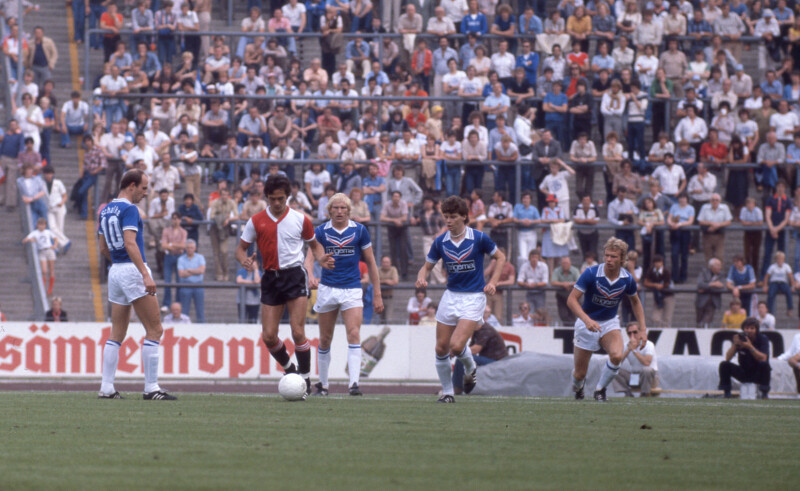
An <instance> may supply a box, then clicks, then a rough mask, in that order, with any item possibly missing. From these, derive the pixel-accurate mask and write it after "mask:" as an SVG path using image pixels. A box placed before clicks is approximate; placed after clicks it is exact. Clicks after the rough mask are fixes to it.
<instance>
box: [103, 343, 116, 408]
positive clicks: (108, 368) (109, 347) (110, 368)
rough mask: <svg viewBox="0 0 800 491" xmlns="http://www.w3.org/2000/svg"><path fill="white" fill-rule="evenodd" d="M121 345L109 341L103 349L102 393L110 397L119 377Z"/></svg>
mask: <svg viewBox="0 0 800 491" xmlns="http://www.w3.org/2000/svg"><path fill="white" fill-rule="evenodd" d="M119 347H120V344H119V343H118V342H116V341H112V340H110V339H109V340H108V341H106V345H105V347H104V348H103V382H102V383H101V384H100V392H102V393H103V394H105V395H110V394H113V393H114V392H116V391H115V390H114V379H115V378H116V376H117V362H118V361H119Z"/></svg>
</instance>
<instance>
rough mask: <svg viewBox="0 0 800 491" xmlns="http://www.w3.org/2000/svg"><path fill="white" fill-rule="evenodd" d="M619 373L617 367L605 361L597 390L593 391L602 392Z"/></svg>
mask: <svg viewBox="0 0 800 491" xmlns="http://www.w3.org/2000/svg"><path fill="white" fill-rule="evenodd" d="M617 373H619V365H612V364H611V362H610V361H607V360H606V364H605V366H604V367H603V371H601V372H600V380H598V381H597V388H596V389H595V390H602V389H605V388H606V387H608V384H610V383H611V380H613V378H614V377H615V376H616V375H617Z"/></svg>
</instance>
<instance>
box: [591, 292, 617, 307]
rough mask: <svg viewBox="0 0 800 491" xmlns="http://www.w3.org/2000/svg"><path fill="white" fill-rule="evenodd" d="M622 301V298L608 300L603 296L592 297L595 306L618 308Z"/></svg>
mask: <svg viewBox="0 0 800 491" xmlns="http://www.w3.org/2000/svg"><path fill="white" fill-rule="evenodd" d="M620 300H621V299H620V298H606V297H604V296H602V295H594V296H593V297H592V303H593V304H595V305H601V306H603V307H616V306H617V304H618V303H619V301H620Z"/></svg>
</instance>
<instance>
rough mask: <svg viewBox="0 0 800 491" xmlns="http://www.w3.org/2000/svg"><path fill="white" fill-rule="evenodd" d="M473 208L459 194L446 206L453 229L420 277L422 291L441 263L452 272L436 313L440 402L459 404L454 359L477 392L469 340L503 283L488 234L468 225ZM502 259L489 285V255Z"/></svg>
mask: <svg viewBox="0 0 800 491" xmlns="http://www.w3.org/2000/svg"><path fill="white" fill-rule="evenodd" d="M468 213H469V209H468V208H467V203H466V202H465V201H464V200H463V199H461V198H459V197H458V196H450V197H449V198H447V199H445V200H444V201H443V202H442V215H444V221H445V224H446V225H447V229H448V231H447V232H445V233H444V234H442V235H440V236H439V237H437V238H436V240H434V241H433V244H432V245H431V250H430V252H428V256H427V257H426V258H425V264H424V265H423V266H422V268H421V269H420V270H419V273H418V274H417V282H416V286H417V288H426V287H427V286H428V281H427V278H428V274H429V273H430V272H431V270H432V269H433V267H434V266H435V265H436V263H437V262H438V261H439V259H441V260H442V261H443V262H444V266H445V268H446V269H447V290H445V292H444V295H442V299H441V301H440V302H439V308H438V309H437V310H436V372H437V373H438V374H439V381H440V382H441V383H442V396H441V397H440V398H439V400H438V402H443V403H453V402H456V401H455V398H454V397H453V394H454V391H453V380H452V375H451V370H450V357H451V356H455V357H457V358H458V359H459V360H460V361H461V363H463V364H464V392H466V393H467V394H469V393H470V392H472V389H474V388H475V384H476V382H477V371H476V366H475V360H474V359H473V358H472V352H471V351H470V349H469V346H467V342H468V341H469V340H470V338H471V337H472V334H473V333H474V332H475V330H476V329H477V328H478V326H479V325H480V323H482V322H483V311H484V309H485V308H486V295H485V294H484V293H488V294H489V295H494V293H495V289H496V286H497V281H498V280H499V279H500V273H501V272H502V270H503V264H504V263H505V261H506V257H505V255H504V254H503V253H502V252H500V250H499V249H498V248H497V246H496V245H495V244H494V242H492V239H490V238H489V236H488V235H486V234H484V233H483V232H480V231H478V230H475V229H473V228H470V227H468V226H467V222H468V218H467V215H468ZM484 254H489V255H490V256H491V257H492V258H494V259H495V260H497V264H496V267H495V269H494V274H492V277H491V279H489V282H488V283H486V282H485V281H484V278H483V255H484Z"/></svg>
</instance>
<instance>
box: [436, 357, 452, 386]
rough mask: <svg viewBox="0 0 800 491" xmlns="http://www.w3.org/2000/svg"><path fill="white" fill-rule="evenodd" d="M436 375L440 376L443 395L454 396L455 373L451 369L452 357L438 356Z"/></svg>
mask: <svg viewBox="0 0 800 491" xmlns="http://www.w3.org/2000/svg"><path fill="white" fill-rule="evenodd" d="M436 373H438V374H439V382H441V384H442V395H451V396H452V395H454V394H455V392H454V391H453V371H452V369H451V368H450V355H444V356H439V355H436Z"/></svg>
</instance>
